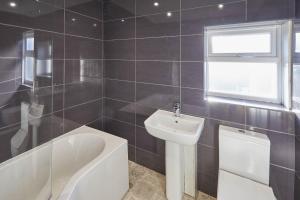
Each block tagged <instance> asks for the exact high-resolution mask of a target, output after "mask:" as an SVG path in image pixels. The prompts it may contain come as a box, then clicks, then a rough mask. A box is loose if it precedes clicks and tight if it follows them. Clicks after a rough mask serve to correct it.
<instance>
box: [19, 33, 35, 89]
mask: <svg viewBox="0 0 300 200" xmlns="http://www.w3.org/2000/svg"><path fill="white" fill-rule="evenodd" d="M34 65H35V59H34V33H33V32H32V31H28V32H25V33H24V34H23V64H22V84H23V85H26V86H29V87H33V81H34V75H35V70H34V69H35V66H34Z"/></svg>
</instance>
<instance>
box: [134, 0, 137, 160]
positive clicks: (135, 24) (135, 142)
mask: <svg viewBox="0 0 300 200" xmlns="http://www.w3.org/2000/svg"><path fill="white" fill-rule="evenodd" d="M136 1H138V0H135V1H134V16H135V17H134V37H135V38H136V33H137V32H136V26H137V23H136V11H137V9H136ZM136 41H137V39H135V40H134V59H135V61H134V81H135V83H134V146H135V147H136V146H137V141H136V103H135V102H136V96H137V95H136V92H137V90H136V77H137V76H136ZM134 153H135V155H134V160H136V148H134Z"/></svg>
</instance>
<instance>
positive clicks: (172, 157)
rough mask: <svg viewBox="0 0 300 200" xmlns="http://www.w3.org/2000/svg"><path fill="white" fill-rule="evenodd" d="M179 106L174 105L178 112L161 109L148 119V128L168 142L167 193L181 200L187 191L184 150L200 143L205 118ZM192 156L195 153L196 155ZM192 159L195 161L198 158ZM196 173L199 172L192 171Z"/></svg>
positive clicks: (169, 196) (150, 131) (174, 199)
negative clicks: (183, 110)
mask: <svg viewBox="0 0 300 200" xmlns="http://www.w3.org/2000/svg"><path fill="white" fill-rule="evenodd" d="M175 105H176V106H175ZM178 105H179V104H174V113H175V114H174V113H173V112H168V111H163V110H158V111H156V112H155V113H153V114H152V115H151V116H150V117H149V118H148V119H147V120H146V121H145V127H146V130H147V131H148V133H149V134H150V135H152V136H154V137H157V138H160V139H163V140H165V141H166V193H167V198H168V200H182V197H183V192H184V190H185V189H184V188H185V163H186V162H185V151H184V149H185V147H191V146H194V145H195V144H196V143H197V141H198V139H199V137H200V135H201V133H202V130H203V126H204V119H203V118H199V117H193V116H189V115H184V114H180V106H178ZM174 115H175V116H174ZM193 155H194V156H195V154H193ZM192 160H193V161H195V160H196V158H193V159H192ZM193 174H196V173H194V172H193ZM192 177H194V176H192Z"/></svg>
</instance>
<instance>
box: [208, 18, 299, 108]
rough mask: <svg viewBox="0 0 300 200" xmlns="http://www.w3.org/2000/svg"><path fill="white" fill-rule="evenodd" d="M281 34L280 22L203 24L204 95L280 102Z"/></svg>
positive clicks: (281, 88) (281, 24) (281, 91)
mask: <svg viewBox="0 0 300 200" xmlns="http://www.w3.org/2000/svg"><path fill="white" fill-rule="evenodd" d="M283 34H284V31H283V22H268V23H256V24H239V25H233V26H219V27H206V28H205V91H206V96H207V97H219V98H226V99H233V100H246V101H256V102H263V103H274V104H282V103H283V89H284V88H283V85H284V84H283V79H284V78H283V71H284V70H283V65H284V64H283V55H282V47H283V46H284V44H283V43H284V40H283V39H282V38H283ZM299 39H300V35H299ZM299 49H300V47H299Z"/></svg>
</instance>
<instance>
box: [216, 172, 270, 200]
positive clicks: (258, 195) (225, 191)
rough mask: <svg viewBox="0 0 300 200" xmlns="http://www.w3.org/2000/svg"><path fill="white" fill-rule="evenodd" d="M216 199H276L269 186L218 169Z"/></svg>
mask: <svg viewBox="0 0 300 200" xmlns="http://www.w3.org/2000/svg"><path fill="white" fill-rule="evenodd" d="M217 199H218V200H241V199H242V200H254V199H255V200H276V197H275V196H274V193H273V190H272V188H271V187H269V186H267V185H264V184H261V183H258V182H255V181H252V180H250V179H247V178H243V177H240V176H238V175H235V174H232V173H229V172H226V171H224V170H219V181H218V196H217Z"/></svg>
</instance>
